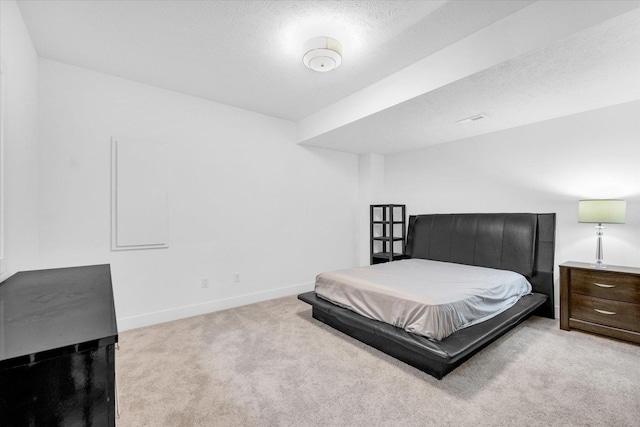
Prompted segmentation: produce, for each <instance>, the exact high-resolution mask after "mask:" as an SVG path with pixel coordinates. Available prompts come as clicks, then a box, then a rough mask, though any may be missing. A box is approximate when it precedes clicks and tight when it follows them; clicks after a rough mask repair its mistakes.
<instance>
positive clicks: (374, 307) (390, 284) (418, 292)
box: [315, 259, 531, 340]
mask: <svg viewBox="0 0 640 427" xmlns="http://www.w3.org/2000/svg"><path fill="white" fill-rule="evenodd" d="M315 291H316V294H317V295H318V296H320V297H322V298H324V299H326V300H328V301H331V302H333V303H335V304H337V305H339V306H342V307H345V308H347V309H349V310H352V311H354V312H356V313H358V314H360V315H362V316H365V317H368V318H370V319H375V320H379V321H382V322H386V323H389V324H391V325H394V326H397V327H399V328H403V329H404V330H406V331H408V332H412V333H415V334H419V335H423V336H425V337H428V338H431V339H435V340H441V339H443V338H445V337H447V336H449V335H451V334H452V333H454V332H455V331H457V330H459V329H462V328H466V327H467V326H471V325H474V324H476V323H480V322H483V321H485V320H487V319H490V318H492V317H494V316H496V315H498V314H499V313H501V312H503V311H504V310H506V309H508V308H509V307H511V306H513V305H514V304H515V303H516V302H517V301H518V300H519V299H520V298H521V297H522V296H523V295H526V294H529V293H531V284H529V282H528V281H527V279H525V277H524V276H522V275H520V274H518V273H514V272H512V271H505V270H496V269H492V268H484V267H473V266H469V265H462V264H454V263H448V262H438V261H429V260H423V259H408V260H402V261H395V262H389V263H384V264H376V265H371V266H366V267H357V268H350V269H347V270H339V271H333V272H328V273H322V274H320V275H318V277H317V278H316V286H315Z"/></svg>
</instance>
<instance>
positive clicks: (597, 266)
mask: <svg viewBox="0 0 640 427" xmlns="http://www.w3.org/2000/svg"><path fill="white" fill-rule="evenodd" d="M589 267H593V268H602V269H605V268H609V266H608V265H607V264H598V263H593V264H589Z"/></svg>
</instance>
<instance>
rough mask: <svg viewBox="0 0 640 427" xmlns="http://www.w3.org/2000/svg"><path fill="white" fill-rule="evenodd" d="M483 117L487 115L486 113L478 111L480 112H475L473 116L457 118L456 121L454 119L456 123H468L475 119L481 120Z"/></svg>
mask: <svg viewBox="0 0 640 427" xmlns="http://www.w3.org/2000/svg"><path fill="white" fill-rule="evenodd" d="M485 117H487V115H486V114H484V113H480V114H476V115H475V116H471V117H467V118H466V119H460V120H457V121H456V123H470V122H475V121H478V120H482V119H484V118H485Z"/></svg>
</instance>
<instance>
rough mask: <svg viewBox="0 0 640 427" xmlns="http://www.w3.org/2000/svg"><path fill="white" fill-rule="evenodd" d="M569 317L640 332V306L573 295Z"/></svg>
mask: <svg viewBox="0 0 640 427" xmlns="http://www.w3.org/2000/svg"><path fill="white" fill-rule="evenodd" d="M569 316H570V317H571V318H574V319H578V320H585V321H588V322H593V323H598V324H600V325H606V326H612V327H614V328H620V329H626V330H630V331H635V332H640V320H639V319H640V305H638V304H631V303H628V302H620V301H613V300H608V299H603V298H595V297H590V296H586V295H581V294H576V293H572V294H571V304H570V313H569Z"/></svg>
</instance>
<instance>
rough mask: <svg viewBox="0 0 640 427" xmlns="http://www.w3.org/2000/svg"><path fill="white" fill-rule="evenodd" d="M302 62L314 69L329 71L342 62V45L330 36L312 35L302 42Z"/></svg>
mask: <svg viewBox="0 0 640 427" xmlns="http://www.w3.org/2000/svg"><path fill="white" fill-rule="evenodd" d="M302 62H304V65H306V66H307V67H308V68H310V69H312V70H314V71H320V72H323V73H324V72H326V71H331V70H333V69H334V68H338V67H339V66H340V64H341V63H342V45H341V44H340V42H339V41H338V40H336V39H332V38H331V37H314V38H312V39H311V40H309V41H308V42H306V43H305V44H304V56H303V57H302Z"/></svg>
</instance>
